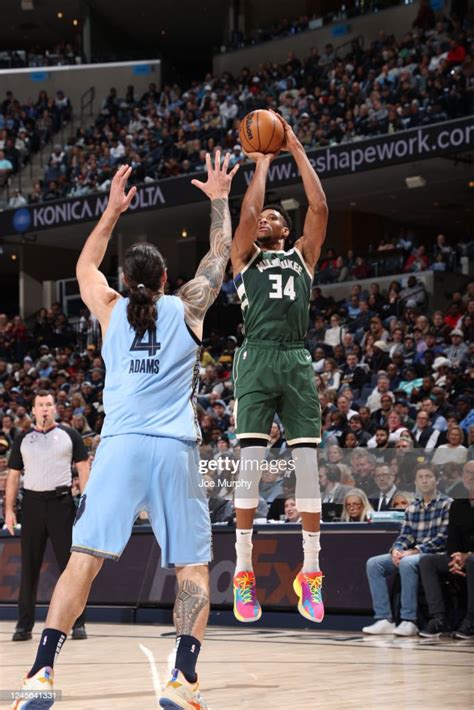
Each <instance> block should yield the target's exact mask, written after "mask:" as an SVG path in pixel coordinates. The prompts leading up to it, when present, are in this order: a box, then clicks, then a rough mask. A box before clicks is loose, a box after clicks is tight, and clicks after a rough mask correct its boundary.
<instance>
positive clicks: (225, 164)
mask: <svg viewBox="0 0 474 710" xmlns="http://www.w3.org/2000/svg"><path fill="white" fill-rule="evenodd" d="M229 160H230V153H226V154H225V158H224V163H223V164H222V171H223V172H224V174H225V175H227V168H228V167H229Z"/></svg>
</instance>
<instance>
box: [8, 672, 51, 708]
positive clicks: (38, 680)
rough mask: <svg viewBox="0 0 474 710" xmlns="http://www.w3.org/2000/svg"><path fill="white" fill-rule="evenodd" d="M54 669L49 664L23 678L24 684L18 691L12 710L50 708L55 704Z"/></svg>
mask: <svg viewBox="0 0 474 710" xmlns="http://www.w3.org/2000/svg"><path fill="white" fill-rule="evenodd" d="M53 681H54V671H53V669H52V668H50V667H49V666H46V667H45V668H41V670H39V671H38V673H35V675H33V676H31V678H27V677H26V676H25V678H24V680H23V686H22V688H21V691H20V692H19V693H18V695H19V696H20V697H18V698H17V700H15V702H14V703H13V705H12V706H11V710H49V708H51V707H52V706H53V705H54V690H53Z"/></svg>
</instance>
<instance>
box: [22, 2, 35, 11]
mask: <svg viewBox="0 0 474 710" xmlns="http://www.w3.org/2000/svg"><path fill="white" fill-rule="evenodd" d="M21 9H22V10H25V11H28V10H34V9H35V2H34V0H21Z"/></svg>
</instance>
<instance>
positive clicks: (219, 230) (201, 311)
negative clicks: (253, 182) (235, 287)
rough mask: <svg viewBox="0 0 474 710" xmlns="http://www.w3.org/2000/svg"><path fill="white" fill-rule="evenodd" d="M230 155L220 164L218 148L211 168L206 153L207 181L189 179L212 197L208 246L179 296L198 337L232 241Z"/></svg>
mask: <svg viewBox="0 0 474 710" xmlns="http://www.w3.org/2000/svg"><path fill="white" fill-rule="evenodd" d="M229 158H230V154H227V155H226V157H225V160H224V163H223V165H222V166H221V164H220V160H221V154H220V151H218V150H217V151H216V158H215V164H214V167H213V166H212V163H211V156H210V155H209V154H207V155H206V163H207V182H205V183H204V182H200V181H199V180H192V184H193V185H195V186H196V187H198V188H199V189H200V190H202V191H203V192H204V193H205V194H206V195H207V196H208V197H209V199H210V200H211V231H210V248H209V251H208V252H207V254H206V255H205V256H204V257H203V259H202V261H201V263H200V264H199V266H198V268H197V271H196V275H195V277H194V278H193V279H191V281H188V283H186V284H184V286H182V287H181V288H180V290H179V292H178V296H179V297H180V298H181V300H182V301H183V303H184V313H185V318H186V323H187V324H188V325H189V327H190V328H191V330H192V331H193V332H194V333H195V334H196V335H197V337H198V338H199V339H201V338H202V326H203V322H204V316H205V315H206V313H207V310H208V308H209V307H210V306H211V305H212V304H213V303H214V301H215V300H216V298H217V295H218V293H219V291H220V289H221V286H222V280H223V278H224V273H225V270H226V266H227V264H228V261H229V256H230V247H231V244H232V224H231V219H230V212H229V200H228V197H229V192H230V188H231V185H232V178H233V177H234V175H235V173H236V172H237V170H238V168H239V166H238V164H237V165H236V166H235V167H234V168H233V169H232V170H231V171H230V173H227V168H228V166H229Z"/></svg>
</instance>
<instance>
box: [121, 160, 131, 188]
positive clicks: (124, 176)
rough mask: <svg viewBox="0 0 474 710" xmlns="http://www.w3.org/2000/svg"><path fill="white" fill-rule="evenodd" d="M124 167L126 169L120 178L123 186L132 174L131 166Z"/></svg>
mask: <svg viewBox="0 0 474 710" xmlns="http://www.w3.org/2000/svg"><path fill="white" fill-rule="evenodd" d="M125 167H126V169H125V170H124V172H123V174H122V177H121V179H122V182H123V184H124V185H125V183H126V182H127V180H128V178H129V177H130V175H131V174H132V166H131V165H130V166H129V165H127V166H125Z"/></svg>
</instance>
